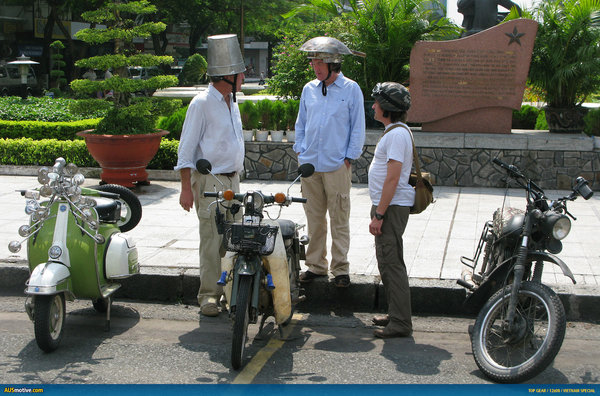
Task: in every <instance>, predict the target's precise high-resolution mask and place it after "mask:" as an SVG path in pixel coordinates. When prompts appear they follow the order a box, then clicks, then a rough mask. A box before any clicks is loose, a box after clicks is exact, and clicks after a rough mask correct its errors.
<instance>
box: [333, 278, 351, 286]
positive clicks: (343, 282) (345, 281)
mask: <svg viewBox="0 0 600 396" xmlns="http://www.w3.org/2000/svg"><path fill="white" fill-rule="evenodd" d="M333 283H334V284H335V285H336V286H337V287H348V286H350V275H338V276H336V277H335V278H334V279H333Z"/></svg>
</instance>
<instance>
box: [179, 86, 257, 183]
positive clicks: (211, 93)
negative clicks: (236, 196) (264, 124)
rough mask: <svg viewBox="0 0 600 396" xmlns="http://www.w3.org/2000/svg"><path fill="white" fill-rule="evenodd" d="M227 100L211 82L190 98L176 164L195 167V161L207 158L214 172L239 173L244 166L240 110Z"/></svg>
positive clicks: (231, 101) (181, 167)
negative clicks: (203, 89)
mask: <svg viewBox="0 0 600 396" xmlns="http://www.w3.org/2000/svg"><path fill="white" fill-rule="evenodd" d="M227 100H229V104H230V106H231V111H229V108H228V107H227V103H226V102H225V98H224V97H223V95H222V94H221V93H220V92H219V91H218V90H217V89H216V88H215V87H213V85H212V84H211V85H209V87H208V90H206V91H204V92H201V93H199V94H198V95H196V96H195V97H194V99H192V101H191V102H190V105H189V107H188V110H187V113H186V115H185V121H184V123H183V129H182V132H181V139H180V141H179V149H178V151H177V154H178V158H177V166H175V170H180V169H183V168H192V169H196V161H198V160H199V159H202V158H203V159H207V160H209V161H210V163H211V164H212V171H213V173H229V172H234V171H236V172H241V171H242V170H243V169H244V154H245V152H244V138H243V136H242V121H241V119H240V110H239V108H238V105H237V103H236V102H234V101H233V99H232V95H228V97H227Z"/></svg>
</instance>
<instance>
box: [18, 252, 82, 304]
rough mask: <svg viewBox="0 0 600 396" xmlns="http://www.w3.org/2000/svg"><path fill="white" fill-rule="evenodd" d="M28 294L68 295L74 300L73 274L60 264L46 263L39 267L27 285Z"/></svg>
mask: <svg viewBox="0 0 600 396" xmlns="http://www.w3.org/2000/svg"><path fill="white" fill-rule="evenodd" d="M26 286H27V287H26V289H25V293H26V294H31V295H52V294H58V293H63V292H64V293H66V295H67V296H68V297H69V298H72V297H73V296H72V294H73V293H72V290H73V288H72V285H71V273H70V271H69V268H68V267H67V266H66V265H64V264H62V263H58V262H51V261H50V262H46V263H41V264H39V265H37V266H36V267H35V268H34V269H33V271H32V272H31V275H30V276H29V279H28V280H27V283H26Z"/></svg>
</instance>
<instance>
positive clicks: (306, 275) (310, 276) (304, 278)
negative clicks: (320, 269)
mask: <svg viewBox="0 0 600 396" xmlns="http://www.w3.org/2000/svg"><path fill="white" fill-rule="evenodd" d="M324 276H327V275H319V274H315V273H314V272H311V271H304V272H303V273H301V274H300V283H309V282H312V281H313V280H315V279H317V278H322V277H324Z"/></svg>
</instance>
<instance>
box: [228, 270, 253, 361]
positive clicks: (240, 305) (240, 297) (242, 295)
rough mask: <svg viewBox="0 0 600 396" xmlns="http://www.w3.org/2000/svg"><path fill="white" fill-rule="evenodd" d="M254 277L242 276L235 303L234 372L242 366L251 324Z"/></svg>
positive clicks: (232, 356)
mask: <svg viewBox="0 0 600 396" xmlns="http://www.w3.org/2000/svg"><path fill="white" fill-rule="evenodd" d="M251 286H252V277H251V276H240V284H239V287H238V291H237V297H236V303H235V318H234V321H233V336H232V340H231V366H232V367H233V369H234V370H237V369H239V368H240V367H241V366H242V361H243V360H244V349H245V348H246V337H247V335H248V323H249V322H250V312H249V311H250V292H251V290H252V287H251Z"/></svg>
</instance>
